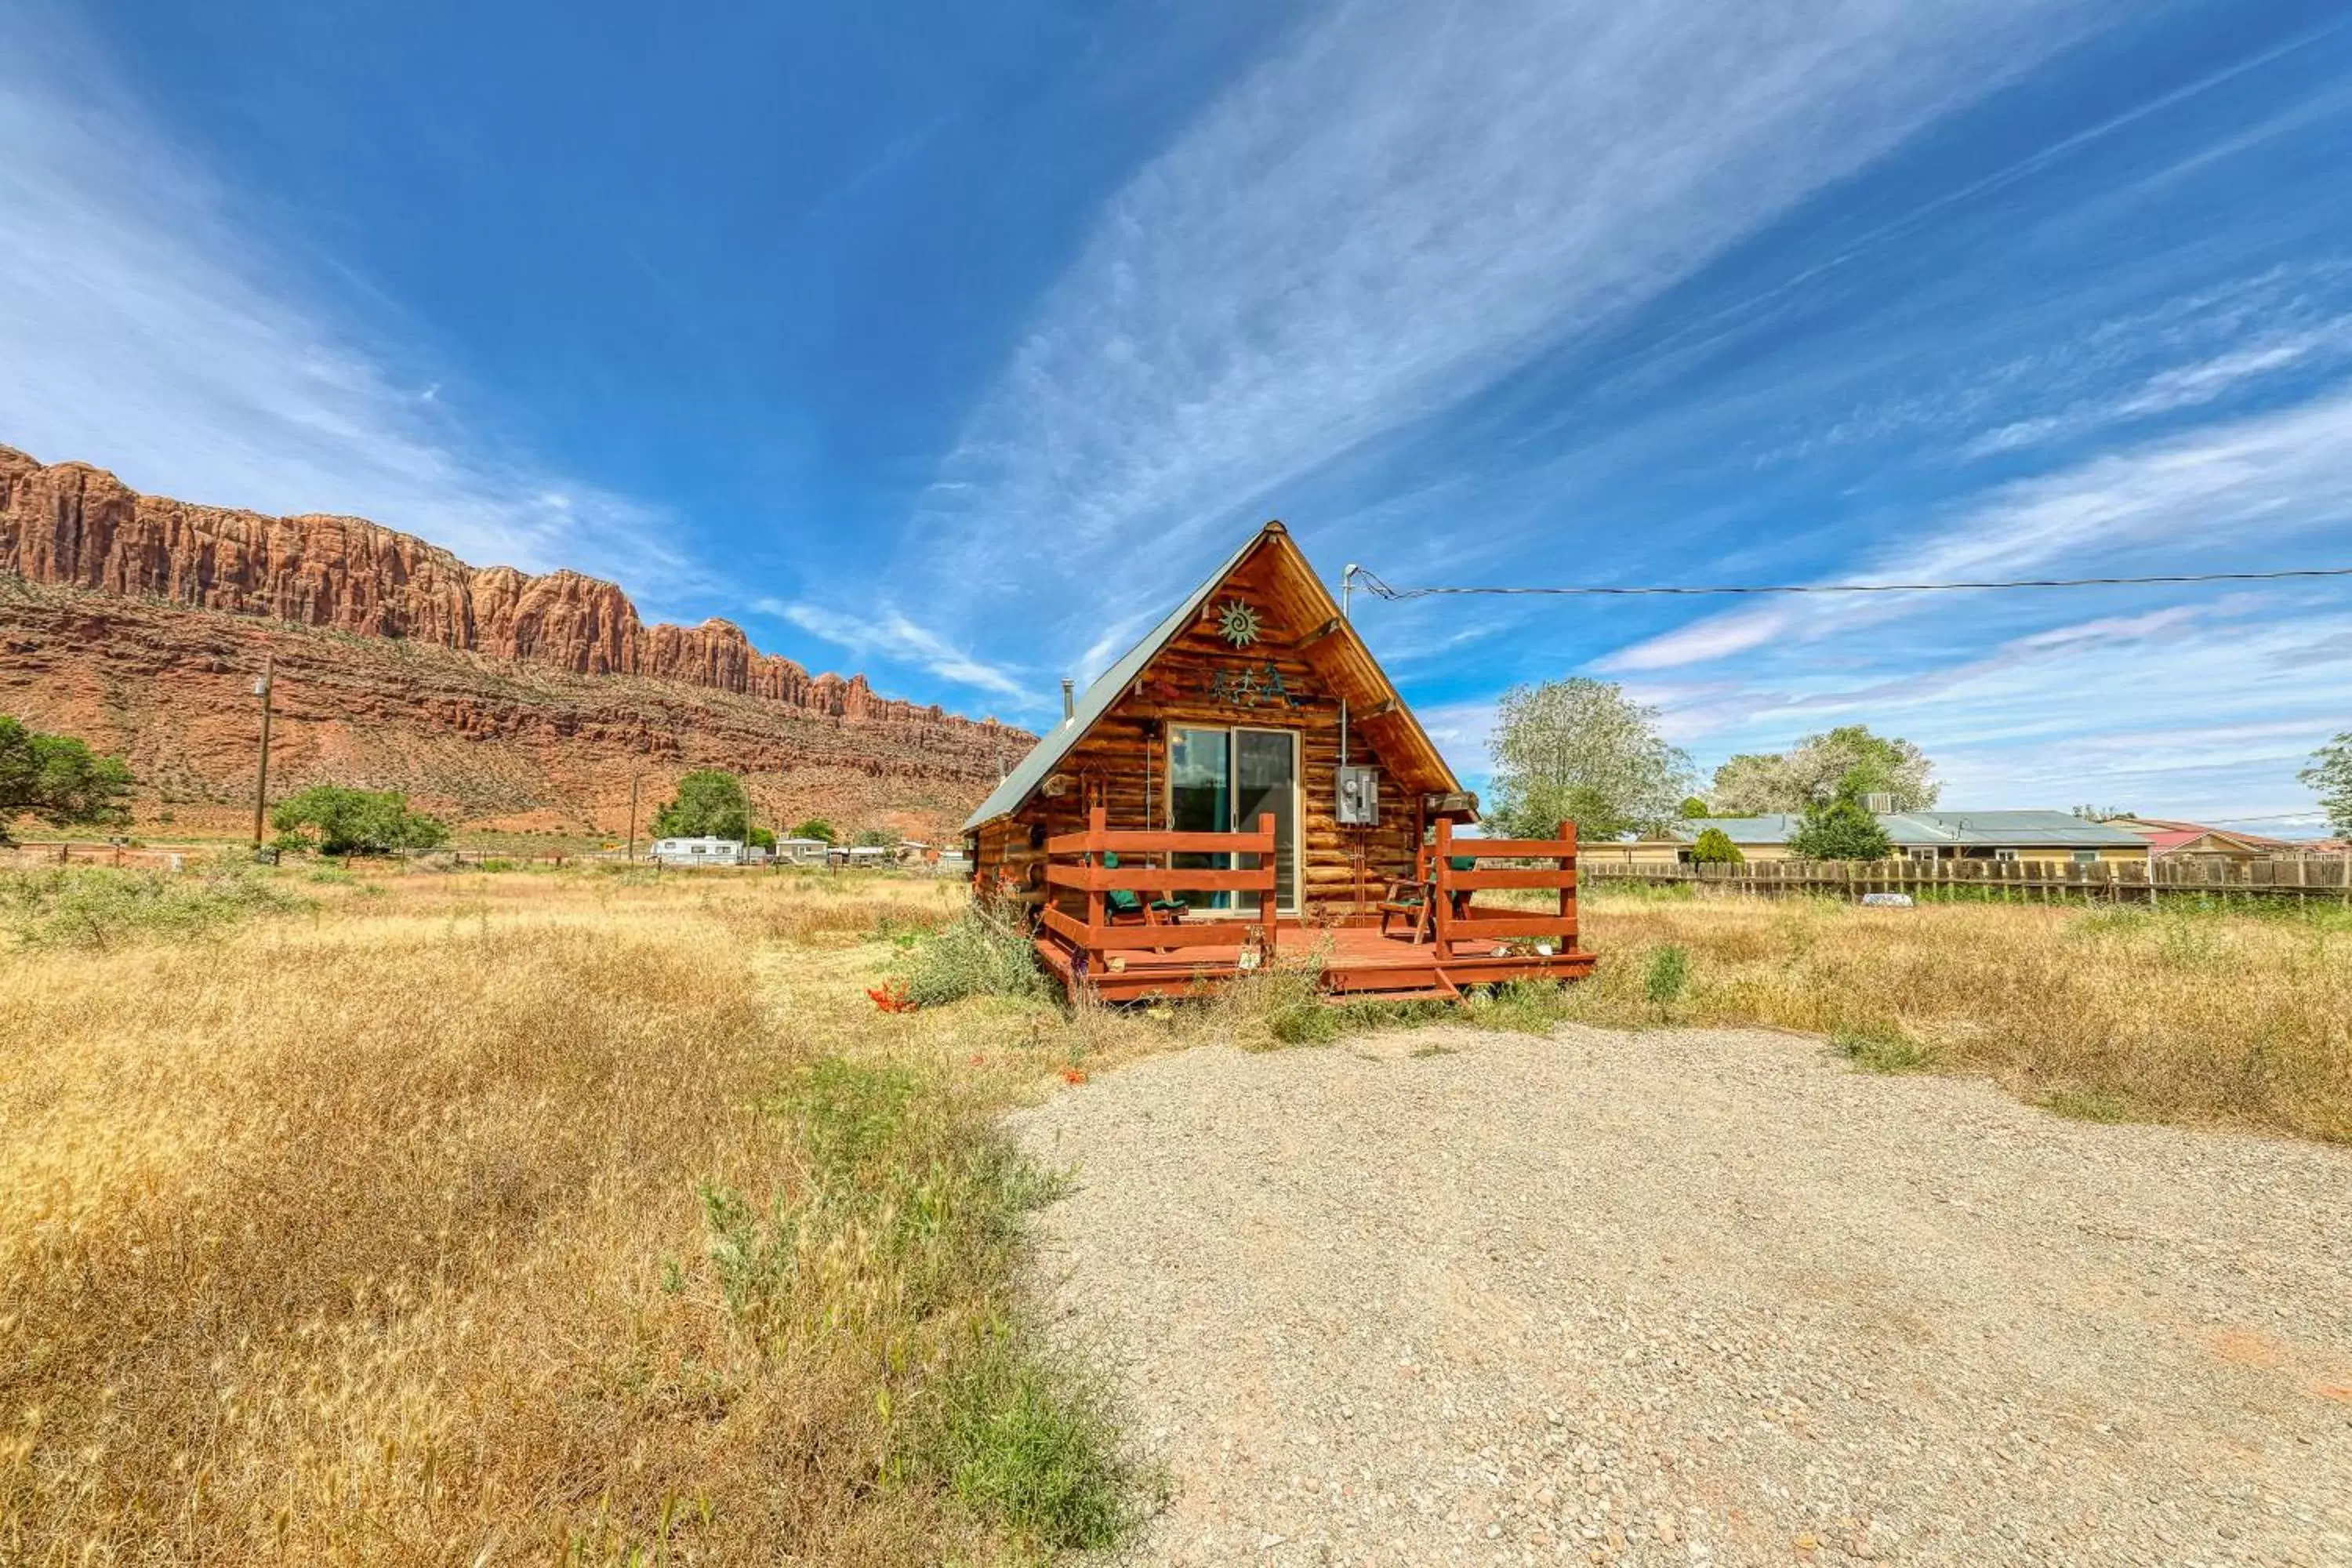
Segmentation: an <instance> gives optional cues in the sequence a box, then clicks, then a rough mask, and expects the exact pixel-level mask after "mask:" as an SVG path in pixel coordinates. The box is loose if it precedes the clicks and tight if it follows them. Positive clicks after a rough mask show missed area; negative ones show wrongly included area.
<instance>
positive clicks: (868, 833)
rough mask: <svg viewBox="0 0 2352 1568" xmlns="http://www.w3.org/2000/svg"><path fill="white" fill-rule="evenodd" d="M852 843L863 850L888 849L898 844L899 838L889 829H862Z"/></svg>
mask: <svg viewBox="0 0 2352 1568" xmlns="http://www.w3.org/2000/svg"><path fill="white" fill-rule="evenodd" d="M850 842H851V843H853V844H856V846H858V847H860V848H862V849H887V848H889V847H891V846H892V845H894V844H896V843H898V835H897V834H895V833H893V832H891V831H890V830H889V829H888V828H887V827H861V828H859V829H858V830H857V837H856V838H854V839H852V840H850Z"/></svg>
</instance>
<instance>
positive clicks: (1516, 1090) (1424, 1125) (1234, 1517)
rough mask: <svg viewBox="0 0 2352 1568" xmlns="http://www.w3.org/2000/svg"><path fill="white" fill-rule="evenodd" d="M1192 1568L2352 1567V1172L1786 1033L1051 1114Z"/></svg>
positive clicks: (1515, 1041) (1508, 1051)
mask: <svg viewBox="0 0 2352 1568" xmlns="http://www.w3.org/2000/svg"><path fill="white" fill-rule="evenodd" d="M1016 1121H1017V1125H1018V1128H1019V1133H1020V1136H1021V1138H1022V1139H1023V1142H1024V1143H1025V1145H1026V1146H1027V1147H1028V1148H1029V1149H1030V1150H1031V1152H1033V1153H1034V1155H1036V1156H1037V1157H1039V1158H1040V1159H1042V1160H1044V1161H1046V1162H1048V1163H1054V1164H1058V1165H1066V1166H1074V1167H1075V1168H1076V1176H1077V1184H1076V1189H1075V1191H1074V1192H1073V1193H1072V1194H1071V1195H1070V1196H1069V1197H1067V1198H1066V1199H1065V1200H1063V1201H1062V1202H1060V1203H1058V1204H1056V1205H1054V1206H1053V1207H1051V1208H1050V1209H1048V1210H1046V1211H1045V1214H1044V1215H1042V1216H1041V1221H1040V1227H1039V1228H1040V1237H1041V1241H1042V1252H1041V1258H1040V1262H1041V1265H1042V1270H1043V1276H1044V1279H1045V1282H1046V1285H1047V1288H1048V1289H1050V1290H1051V1292H1052V1300H1053V1307H1054V1310H1055V1313H1056V1315H1057V1321H1059V1322H1060V1323H1061V1325H1062V1327H1063V1328H1064V1329H1066V1331H1068V1333H1069V1334H1070V1335H1071V1336H1072V1337H1073V1338H1074V1339H1075V1340H1076V1341H1077V1342H1080V1343H1083V1344H1085V1345H1087V1346H1088V1347H1090V1348H1091V1349H1092V1350H1093V1351H1094V1352H1096V1353H1097V1355H1098V1356H1099V1357H1100V1358H1101V1359H1102V1360H1103V1361H1104V1362H1105V1363H1107V1364H1108V1365H1109V1366H1110V1367H1111V1368H1113V1369H1114V1373H1115V1376H1116V1378H1117V1380H1118V1391H1119V1393H1120V1394H1121V1395H1122V1397H1123V1398H1124V1400H1125V1402H1126V1408H1127V1414H1128V1416H1129V1420H1130V1422H1131V1424H1132V1426H1133V1429H1134V1432H1135V1436H1136V1440H1137V1442H1138V1443H1139V1446H1140V1447H1142V1448H1143V1449H1144V1450H1145V1451H1146V1452H1147V1453H1148V1454H1149V1455H1150V1457H1151V1458H1154V1459H1156V1460H1157V1461H1158V1462H1159V1463H1160V1464H1161V1465H1163V1466H1164V1467H1165V1468H1166V1469H1167V1472H1168V1475H1169V1478H1170V1479H1171V1483H1172V1486H1173V1496H1172V1498H1171V1501H1170V1503H1169V1505H1168V1507H1167V1509H1166V1510H1164V1511H1163V1512H1162V1513H1161V1515H1160V1517H1159V1518H1158V1519H1157V1520H1156V1521H1154V1523H1153V1524H1152V1525H1151V1527H1150V1529H1149V1530H1148V1531H1146V1533H1145V1535H1144V1537H1143V1538H1142V1540H1141V1541H1140V1542H1139V1543H1138V1544H1137V1545H1136V1547H1135V1548H1134V1549H1133V1550H1132V1551H1131V1552H1130V1553H1129V1560H1131V1561H1134V1562H1138V1563H1244V1562H1247V1563H1268V1564H1271V1563H1368V1562H1374V1563H1548V1562H1557V1561H1563V1560H1564V1561H1570V1562H1584V1561H1596V1562H1617V1563H1717V1564H1724V1565H1730V1564H1738V1563H1776V1564H1786V1563H1823V1564H1840V1563H1848V1562H1852V1561H1856V1560H1860V1561H1887V1562H1895V1563H1966V1564H1970V1565H1976V1564H2009V1563H2167V1564H2189V1563H2200V1564H2219V1563H2298V1564H2311V1565H2326V1568H2336V1565H2347V1568H2352V1150H2344V1149H2335V1148H2326V1147H2320V1146H2315V1145H2309V1144H2299V1143H2291V1142H2275V1141H2272V1140H2268V1139H2263V1138H2255V1137H2250V1136H2243V1135H2239V1134H2232V1133H2217V1132H2200V1131H2182V1130H2179V1129H2171V1128H2158V1127H2102V1126H2093V1125H2086V1124H2082V1123H2076V1122H2070V1121H2062V1120H2059V1119H2058V1118H2055V1117H2053V1116H2050V1115H2048V1114H2046V1113H2044V1112H2042V1111H2039V1110H2033V1109H2032V1108H2030V1107H2027V1106H2023V1105H2021V1104H2018V1103H2017V1102H2015V1101H2013V1100H2010V1099H2008V1098H2007V1097H2005V1096H2003V1095H2002V1094H2000V1092H1998V1091H1997V1090H1995V1089H1990V1088H1989V1087H1987V1086H1985V1085H1982V1084H1976V1083H1969V1082H1964V1081H1958V1080H1953V1079H1936V1078H1881V1077H1874V1076H1868V1075H1864V1074H1860V1073H1857V1072H1854V1071H1852V1070H1850V1069H1848V1068H1845V1067H1843V1065H1839V1064H1835V1063H1832V1061H1830V1060H1828V1059H1827V1058H1825V1055H1824V1052H1823V1048H1822V1046H1821V1045H1820V1044H1819V1043H1818V1042H1815V1041H1812V1040H1810V1039H1805V1038H1801V1037H1792V1036H1785V1035H1776V1034H1765V1033H1757V1032H1750V1031H1728V1030H1726V1031H1668V1032H1657V1033H1651V1034H1644V1035H1620V1034H1614V1033H1610V1032H1606V1031H1601V1030H1594V1029H1580V1028H1563V1029H1561V1030H1559V1031H1558V1032H1557V1033H1556V1034H1555V1035H1554V1036H1553V1037H1551V1038H1549V1039H1529V1038H1526V1037H1515V1036H1500V1035H1489V1034H1482V1033H1474V1032H1471V1031H1467V1030H1446V1031H1442V1032H1441V1031H1429V1030H1423V1031H1420V1032H1415V1033H1410V1034H1399V1035H1395V1036H1383V1037H1374V1038H1371V1039H1369V1040H1362V1039H1360V1040H1354V1041H1349V1042H1346V1043H1343V1044H1342V1045H1340V1046H1338V1047H1331V1048H1328V1049H1319V1050H1294V1051H1288V1052H1283V1053H1278V1054H1270V1055H1262V1056H1248V1055H1243V1054H1241V1053H1238V1052H1234V1051H1231V1050H1224V1049H1202V1050H1194V1051H1189V1052H1186V1053H1184V1054H1182V1055H1179V1056H1171V1057H1164V1058H1156V1059H1153V1060H1149V1061H1146V1062H1143V1063H1141V1064H1139V1065H1137V1066H1134V1067H1131V1068H1126V1069H1124V1070H1121V1071H1118V1072H1114V1073H1110V1074H1108V1075H1107V1076H1105V1077H1103V1078H1100V1079H1097V1080H1096V1081H1095V1082H1093V1083H1091V1084H1088V1085H1087V1086H1085V1087H1083V1088H1080V1089H1075V1090H1073V1091H1070V1092H1066V1093H1063V1094H1059V1095H1057V1096H1055V1098H1054V1099H1053V1100H1051V1101H1050V1102H1048V1103H1046V1104H1045V1105H1043V1106H1041V1107H1039V1108H1036V1109H1034V1110H1028V1111H1024V1112H1023V1113H1022V1114H1021V1115H1020V1116H1019V1117H1018V1118H1017V1119H1016Z"/></svg>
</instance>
